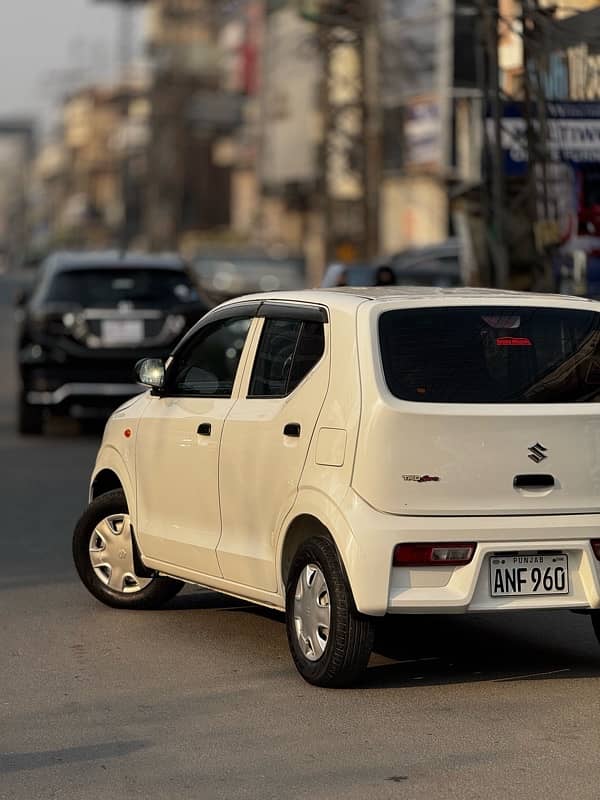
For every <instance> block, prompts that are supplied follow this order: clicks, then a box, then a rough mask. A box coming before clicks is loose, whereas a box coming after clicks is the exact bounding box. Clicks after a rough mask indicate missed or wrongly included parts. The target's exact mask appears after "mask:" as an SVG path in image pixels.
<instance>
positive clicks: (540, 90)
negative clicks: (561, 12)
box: [522, 0, 553, 291]
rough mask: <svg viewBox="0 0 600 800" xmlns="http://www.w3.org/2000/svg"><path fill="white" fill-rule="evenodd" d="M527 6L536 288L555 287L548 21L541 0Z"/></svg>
mask: <svg viewBox="0 0 600 800" xmlns="http://www.w3.org/2000/svg"><path fill="white" fill-rule="evenodd" d="M522 2H523V5H522V9H523V77H524V95H525V105H524V108H525V119H526V130H527V150H528V158H529V173H528V183H529V192H530V200H529V213H530V218H531V223H532V226H533V231H534V237H535V244H536V250H537V263H536V274H535V276H534V283H535V284H536V285H537V286H536V288H539V289H544V290H547V291H549V290H551V289H552V288H553V277H552V264H551V262H550V258H549V255H548V252H547V246H548V245H550V244H551V243H552V242H551V237H550V239H549V238H548V236H549V233H548V231H547V227H548V223H549V219H550V203H549V192H548V188H549V187H548V178H549V176H548V167H549V161H550V158H549V152H548V140H549V131H548V107H547V99H546V92H545V87H544V80H543V72H544V69H543V63H542V59H543V57H544V53H545V50H546V48H545V47H544V41H543V38H544V35H543V31H544V22H545V15H546V14H547V13H548V12H547V11H545V10H543V9H541V8H540V5H539V0H522Z"/></svg>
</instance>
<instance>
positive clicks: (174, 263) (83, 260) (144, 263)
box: [43, 250, 185, 273]
mask: <svg viewBox="0 0 600 800" xmlns="http://www.w3.org/2000/svg"><path fill="white" fill-rule="evenodd" d="M119 267H123V268H131V267H135V268H139V269H172V270H178V271H180V270H182V269H184V268H185V262H184V261H183V259H182V258H181V256H178V255H177V254H176V253H136V252H126V253H122V252H119V251H118V250H99V251H90V250H86V251H83V252H76V251H64V252H57V253H53V254H52V255H51V256H49V257H48V258H47V259H46V261H45V262H44V266H43V269H44V271H45V272H46V273H55V272H63V271H69V270H74V269H76V270H95V269H103V268H110V269H115V268H116V269H118V268H119Z"/></svg>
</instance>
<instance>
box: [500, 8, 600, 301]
mask: <svg viewBox="0 0 600 800" xmlns="http://www.w3.org/2000/svg"><path fill="white" fill-rule="evenodd" d="M501 13H502V17H501V23H500V24H501V32H502V36H501V42H500V49H499V55H500V66H501V70H502V83H503V88H504V91H505V92H506V95H507V101H506V102H504V103H503V120H502V131H503V133H502V141H501V150H502V159H503V169H504V172H505V178H506V185H507V206H508V214H509V223H510V227H509V230H508V237H509V245H510V247H511V252H512V254H513V263H514V264H515V265H516V266H517V268H518V266H519V262H520V261H521V262H522V272H523V276H522V280H523V281H527V280H531V274H530V273H531V270H530V265H531V263H537V273H538V274H537V277H536V276H535V275H534V276H533V279H534V282H535V281H536V280H537V282H538V283H540V284H543V285H544V286H545V287H552V286H555V285H556V277H557V275H558V273H559V272H560V269H561V265H566V266H567V267H568V269H571V270H572V269H573V264H574V262H577V263H578V264H579V265H581V264H583V265H585V264H586V262H590V263H591V262H592V261H594V260H596V261H598V269H599V270H600V260H599V259H598V256H599V255H600V56H599V55H598V41H599V40H600V7H599V3H598V2H597V0H585V2H580V0H565V2H561V3H560V5H556V4H554V3H550V2H546V1H545V0H540V2H539V3H536V2H531V0H528V1H525V0H524V2H518V1H517V0H503V2H502V4H501ZM523 19H525V24H523ZM523 256H524V257H525V258H523Z"/></svg>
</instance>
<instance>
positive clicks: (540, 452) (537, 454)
mask: <svg viewBox="0 0 600 800" xmlns="http://www.w3.org/2000/svg"><path fill="white" fill-rule="evenodd" d="M547 452H548V449H547V448H546V447H544V445H543V444H540V443H539V442H538V443H537V444H534V445H532V446H531V447H530V448H529V456H528V457H529V458H530V459H531V460H532V461H535V463H536V464H541V463H542V461H544V460H545V459H547V458H548V456H547V455H546V453H547Z"/></svg>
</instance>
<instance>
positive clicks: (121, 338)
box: [101, 319, 144, 347]
mask: <svg viewBox="0 0 600 800" xmlns="http://www.w3.org/2000/svg"><path fill="white" fill-rule="evenodd" d="M101 331H102V344H104V345H107V346H108V347H111V346H112V347H114V346H116V345H131V344H140V342H142V341H143V340H144V322H143V320H141V319H106V320H104V321H103V322H102V329H101Z"/></svg>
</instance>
